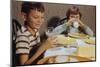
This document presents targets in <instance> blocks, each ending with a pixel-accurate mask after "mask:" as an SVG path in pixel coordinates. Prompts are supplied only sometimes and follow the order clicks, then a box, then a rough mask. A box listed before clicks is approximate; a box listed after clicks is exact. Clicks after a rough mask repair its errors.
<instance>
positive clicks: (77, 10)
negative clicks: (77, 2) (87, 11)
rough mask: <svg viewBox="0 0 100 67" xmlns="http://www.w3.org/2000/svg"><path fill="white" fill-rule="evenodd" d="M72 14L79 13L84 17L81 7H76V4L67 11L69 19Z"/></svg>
mask: <svg viewBox="0 0 100 67" xmlns="http://www.w3.org/2000/svg"><path fill="white" fill-rule="evenodd" d="M71 14H73V15H76V14H79V15H80V18H81V17H82V14H81V12H80V10H79V8H78V7H76V6H72V7H71V8H69V9H68V11H67V12H66V16H67V20H69V16H70V15H71Z"/></svg>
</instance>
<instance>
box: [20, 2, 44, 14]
mask: <svg viewBox="0 0 100 67" xmlns="http://www.w3.org/2000/svg"><path fill="white" fill-rule="evenodd" d="M30 10H37V11H40V12H44V11H45V9H44V5H43V4H42V3H40V2H23V3H22V7H21V12H24V13H26V14H29V13H30Z"/></svg>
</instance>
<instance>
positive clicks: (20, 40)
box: [16, 35, 29, 54]
mask: <svg viewBox="0 0 100 67" xmlns="http://www.w3.org/2000/svg"><path fill="white" fill-rule="evenodd" d="M16 54H29V39H28V37H27V36H26V35H18V36H17V38H16Z"/></svg>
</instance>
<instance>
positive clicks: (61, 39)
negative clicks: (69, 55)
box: [57, 35, 75, 45]
mask: <svg viewBox="0 0 100 67" xmlns="http://www.w3.org/2000/svg"><path fill="white" fill-rule="evenodd" d="M57 41H58V44H63V45H69V44H72V43H73V42H75V39H74V38H70V37H65V36H64V35H57Z"/></svg>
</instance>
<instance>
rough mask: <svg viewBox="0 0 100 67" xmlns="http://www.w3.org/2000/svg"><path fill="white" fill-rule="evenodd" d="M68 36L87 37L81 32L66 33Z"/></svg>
mask: <svg viewBox="0 0 100 67" xmlns="http://www.w3.org/2000/svg"><path fill="white" fill-rule="evenodd" d="M68 36H70V37H73V38H88V37H89V36H88V35H86V34H83V33H68Z"/></svg>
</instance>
